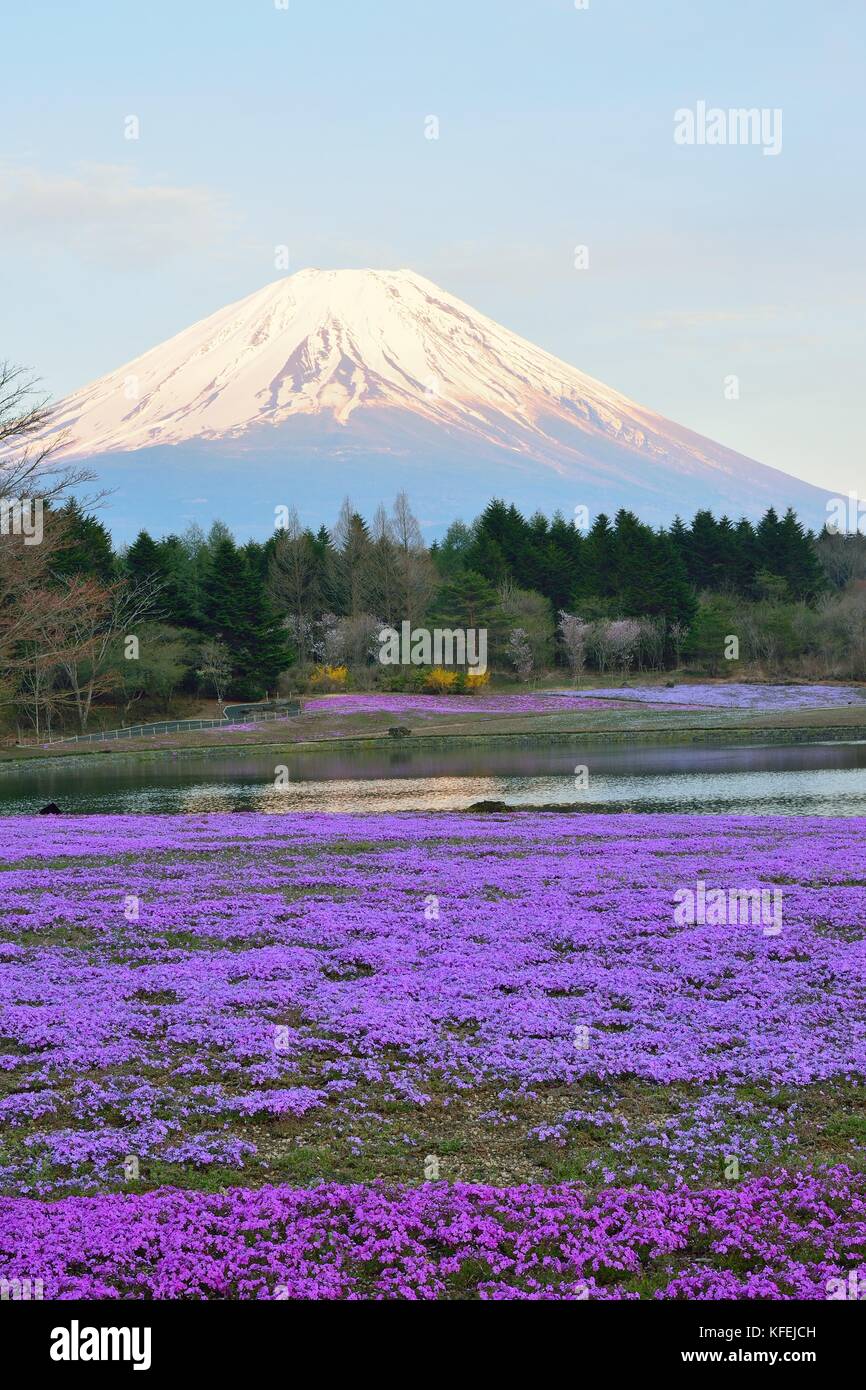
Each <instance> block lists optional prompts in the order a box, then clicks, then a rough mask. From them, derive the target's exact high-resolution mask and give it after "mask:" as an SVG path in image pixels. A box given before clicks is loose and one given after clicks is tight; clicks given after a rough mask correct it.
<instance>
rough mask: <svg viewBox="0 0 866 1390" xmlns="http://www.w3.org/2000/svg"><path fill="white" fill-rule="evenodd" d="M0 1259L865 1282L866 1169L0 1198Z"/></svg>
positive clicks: (676, 1281)
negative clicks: (605, 1181) (714, 1180)
mask: <svg viewBox="0 0 866 1390" xmlns="http://www.w3.org/2000/svg"><path fill="white" fill-rule="evenodd" d="M0 1271H2V1274H3V1277H4V1278H7V1279H14V1278H20V1279H24V1278H31V1279H35V1278H39V1279H41V1280H42V1281H43V1286H44V1296H45V1297H46V1298H52V1299H55V1298H60V1299H73V1298H101V1299H151V1298H183V1299H225V1298H234V1299H285V1298H316V1299H358V1298H373V1299H395V1298H397V1299H433V1298H441V1297H462V1298H481V1299H634V1298H639V1297H650V1298H652V1297H654V1298H658V1299H718V1298H726V1299H792V1298H807V1299H825V1298H828V1297H839V1296H840V1295H839V1292H838V1289H839V1288H840V1287H842V1288H847V1287H849V1286H853V1287H855V1288H856V1287H858V1285H859V1281H866V1175H864V1174H859V1175H855V1174H853V1173H851V1172H850V1171H849V1170H848V1169H847V1168H846V1167H844V1166H838V1167H836V1168H831V1169H827V1170H825V1171H824V1172H822V1173H821V1174H818V1175H809V1174H802V1173H800V1174H793V1175H789V1174H784V1173H781V1172H780V1173H777V1174H775V1175H774V1176H772V1177H763V1178H759V1179H754V1180H751V1181H748V1182H744V1183H741V1184H740V1185H738V1186H735V1187H731V1188H725V1189H706V1190H703V1191H694V1190H688V1189H685V1188H682V1187H681V1188H679V1189H678V1190H677V1191H676V1192H669V1191H665V1190H653V1189H649V1188H646V1187H635V1188H632V1189H625V1188H622V1187H615V1188H609V1189H604V1190H601V1191H599V1192H597V1193H595V1194H592V1195H588V1194H586V1193H584V1192H582V1191H581V1190H580V1189H579V1188H578V1187H576V1186H575V1185H573V1184H561V1185H557V1186H551V1187H543V1186H538V1185H532V1186H521V1187H506V1188H499V1189H497V1188H492V1187H486V1186H469V1185H464V1184H455V1185H453V1186H448V1185H445V1184H431V1185H426V1186H423V1187H416V1188H405V1187H402V1188H401V1187H397V1188H388V1187H384V1186H381V1185H379V1184H373V1185H371V1186H343V1185H338V1184H323V1185H321V1186H319V1187H316V1188H313V1189H307V1190H305V1189H297V1188H291V1187H263V1188H260V1189H258V1190H249V1189H240V1188H235V1189H229V1190H227V1191H225V1192H221V1193H218V1194H212V1193H203V1192H183V1191H177V1190H174V1191H173V1190H170V1189H160V1190H158V1191H154V1192H150V1193H146V1194H142V1195H140V1196H133V1195H129V1196H128V1195H113V1196H102V1197H94V1198H86V1197H77V1198H76V1197H67V1198H64V1199H63V1200H61V1201H58V1202H53V1203H51V1202H37V1201H31V1200H22V1199H19V1200H10V1199H0ZM852 1275H853V1279H852ZM863 1286H864V1287H866V1283H864V1284H863Z"/></svg>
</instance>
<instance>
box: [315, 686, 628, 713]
mask: <svg viewBox="0 0 866 1390" xmlns="http://www.w3.org/2000/svg"><path fill="white" fill-rule="evenodd" d="M594 694H595V692H594V691H593V692H592V694H587V695H582V694H581V693H580V692H579V691H563V692H562V693H561V694H559V693H557V692H553V691H537V692H529V691H528V692H526V693H525V694H519V695H490V694H482V693H481V692H479V693H478V694H475V695H391V694H382V695H323V696H319V697H317V698H315V699H312V700H308V699H305V700H304V702H303V703H304V713H305V714H318V713H327V714H337V715H348V714H393V715H410V714H411V715H412V716H413V717H414V718H416V719H425V718H432V717H433V716H436V717H437V718H441V716H442V715H443V714H561V713H562V711H563V709H575V710H581V709H602V708H603V707H604V705H605V704H607V703H608V701H607V700H605V701H602V700H596V699H594V698H593V696H594Z"/></svg>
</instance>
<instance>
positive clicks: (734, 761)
mask: <svg viewBox="0 0 866 1390" xmlns="http://www.w3.org/2000/svg"><path fill="white" fill-rule="evenodd" d="M280 764H282V765H284V766H286V767H287V768H288V770H289V778H290V780H289V783H288V785H286V786H279V785H275V778H276V769H277V766H279V765H280ZM580 765H584V766H586V767H587V768H588V769H589V785H588V787H587V788H586V789H585V790H583V789H581V787H580V785H579V783H578V782H576V780H575V775H574V773H575V768H576V767H577V766H580ZM49 800H53V801H56V802H57V803H58V804H59V805H60V806H61V808H62V809H63V810H64V811H69V812H73V813H77V814H94V813H104V812H139V813H140V812H161V813H177V812H180V813H187V814H201V813H203V812H209V811H230V810H239V809H249V810H258V811H263V812H267V813H269V814H274V815H279V814H282V813H285V812H287V811H343V812H362V811H413V810H429V811H446V810H461V809H464V808H466V807H467V806H469V805H471V804H472V802H475V801H505V802H507V803H509V804H512V805H530V804H542V805H544V804H547V805H551V804H552V805H611V806H621V807H628V808H630V809H633V810H636V811H689V812H697V813H705V814H712V813H714V812H724V811H726V812H731V813H738V814H746V815H749V814H752V815H797V814H799V815H830V816H852V815H866V743H864V742H854V741H852V742H846V743H823V744H808V745H798V746H788V747H786V746H779V745H776V746H768V747H732V748H719V747H710V748H701V747H694V746H692V747H670V746H645V745H633V746H628V745H617V746H615V747H614V746H611V747H598V746H585V747H583V748H582V747H581V746H580V744H579V743H577V742H575V744H574V745H571V746H569V745H555V746H551V745H546V744H540V745H537V744H521V745H519V746H517V747H515V746H513V745H512V746H510V747H508V746H507V745H503V746H497V747H492V748H488V747H475V748H471V747H470V748H460V747H458V746H452V747H449V748H446V749H442V750H441V751H440V750H435V751H423V750H422V751H417V750H416V751H413V750H411V749H409V748H400V749H394V750H390V749H385V750H383V749H367V750H363V749H360V750H354V751H348V750H344V751H342V752H334V751H328V752H324V751H323V752H320V753H316V752H304V753H300V754H296V753H293V752H292V751H291V749H286V750H284V751H283V750H279V751H278V750H272V751H270V752H269V753H267V754H258V755H256V756H255V757H252V758H239V757H237V756H231V757H222V756H221V757H202V756H199V755H195V756H192V757H188V758H184V757H173V758H171V759H167V760H154V761H145V760H142V761H135V762H133V761H129V762H120V761H114V760H112V761H111V762H110V763H109V762H105V763H104V762H102V760H98V761H97V759H96V758H95V757H92V758H90V759H88V760H86V761H85V760H81V761H80V762H79V763H77V764H66V765H65V766H64V765H62V764H58V763H54V764H40V765H33V766H31V767H30V768H19V769H17V770H10V769H9V768H8V767H7V768H4V769H3V770H2V771H0V814H3V815H15V814H22V813H23V814H32V812H33V811H34V810H36V809H38V807H39V806H40V805H41V804H43V803H44V802H45V801H49Z"/></svg>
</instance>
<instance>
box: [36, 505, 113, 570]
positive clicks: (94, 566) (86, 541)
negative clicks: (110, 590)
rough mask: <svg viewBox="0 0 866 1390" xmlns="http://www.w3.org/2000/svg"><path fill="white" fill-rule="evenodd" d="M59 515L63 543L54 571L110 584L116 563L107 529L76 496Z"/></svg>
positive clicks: (53, 566) (55, 560) (54, 563)
mask: <svg viewBox="0 0 866 1390" xmlns="http://www.w3.org/2000/svg"><path fill="white" fill-rule="evenodd" d="M58 516H59V518H60V521H61V523H62V527H63V545H62V547H61V549H60V550H59V551H58V552H57V555H56V556H55V558H54V559H53V561H52V565H51V569H52V572H53V573H54V574H55V575H62V576H63V578H64V579H68V578H70V577H71V576H72V575H83V576H85V577H89V578H91V579H98V580H99V581H100V583H102V584H110V583H111V582H112V580H113V579H115V577H116V563H115V559H114V550H113V548H112V545H111V535H110V533H109V531H108V530H107V528H106V527H105V526H103V524H102V522H101V521H98V520H97V519H96V517H95V516H90V515H88V513H87V512H85V511H84V509H83V508H82V507H81V505H80V503H78V502H77V501H76V500H75V498H74V497H71V498H70V499H69V501H68V502H66V503H65V504H64V505H63V506H62V507H61V508H60V511H59V513H58Z"/></svg>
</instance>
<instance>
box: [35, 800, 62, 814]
mask: <svg viewBox="0 0 866 1390" xmlns="http://www.w3.org/2000/svg"><path fill="white" fill-rule="evenodd" d="M39 814H40V816H59V815H60V814H61V812H60V807H59V806H58V805H57V802H56V801H49V803H48V805H47V806H43V807H42V809H41V810H40V812H39Z"/></svg>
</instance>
